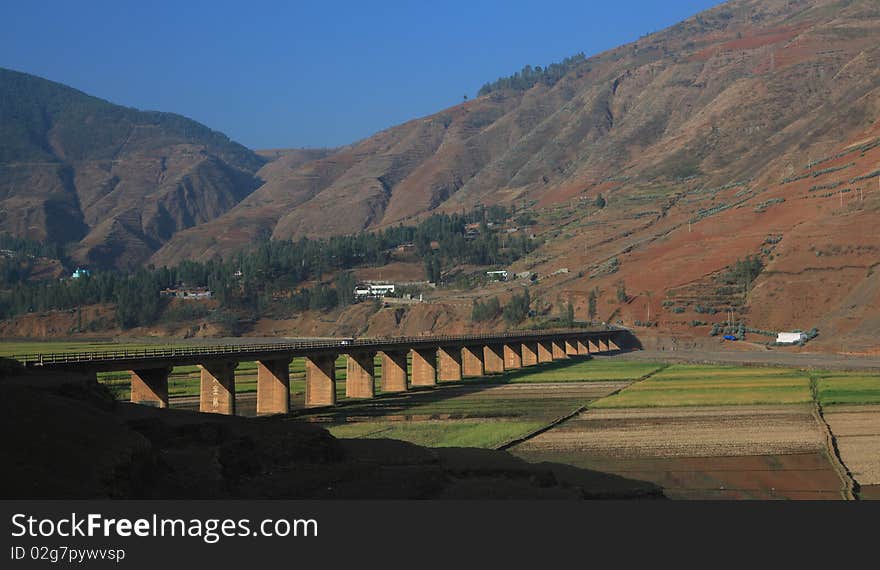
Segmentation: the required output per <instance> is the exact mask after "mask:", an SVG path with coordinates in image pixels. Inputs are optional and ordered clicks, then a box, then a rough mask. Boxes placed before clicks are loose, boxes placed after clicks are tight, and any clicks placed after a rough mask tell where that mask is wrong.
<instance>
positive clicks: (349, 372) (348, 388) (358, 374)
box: [345, 352, 376, 398]
mask: <svg viewBox="0 0 880 570" xmlns="http://www.w3.org/2000/svg"><path fill="white" fill-rule="evenodd" d="M375 359H376V353H375V352H354V353H351V354H349V355H348V358H347V364H346V369H345V397H346V398H372V397H373V396H375V395H376V382H375V380H376V375H375V373H376V371H375V367H376V364H375Z"/></svg>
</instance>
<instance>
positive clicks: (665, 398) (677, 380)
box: [591, 364, 812, 408]
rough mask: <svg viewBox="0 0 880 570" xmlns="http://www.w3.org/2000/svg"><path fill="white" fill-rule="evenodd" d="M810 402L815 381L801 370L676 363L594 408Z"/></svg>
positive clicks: (604, 400) (597, 404)
mask: <svg viewBox="0 0 880 570" xmlns="http://www.w3.org/2000/svg"><path fill="white" fill-rule="evenodd" d="M811 399H812V396H811V394H810V379H809V377H808V376H807V374H806V373H804V372H801V371H798V370H791V369H784V368H754V367H737V366H707V365H699V364H677V365H673V366H670V367H668V368H666V369H665V370H662V371H660V372H658V373H657V374H654V375H653V376H651V377H650V378H648V379H647V380H645V381H643V382H639V383H638V384H634V385H632V386H630V387H629V388H626V389H625V390H622V391H621V392H620V393H618V394H616V395H613V396H610V397H608V398H604V399H602V400H599V401H597V402H595V403H593V404H592V406H591V407H595V408H630V407H631V408H646V407H661V406H725V405H746V404H795V403H803V402H809V401H811Z"/></svg>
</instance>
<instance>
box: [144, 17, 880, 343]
mask: <svg viewBox="0 0 880 570" xmlns="http://www.w3.org/2000/svg"><path fill="white" fill-rule="evenodd" d="M878 37H880V4H878V3H877V2H876V1H875V0H734V1H731V2H727V3H724V4H722V5H720V6H718V7H716V8H713V9H711V10H708V11H706V12H703V13H701V14H698V15H696V16H694V17H692V18H689V19H687V20H685V21H683V22H681V23H679V24H677V25H675V26H672V27H670V28H668V29H666V30H663V31H661V32H658V33H655V34H651V35H648V36H645V37H643V38H641V39H639V40H638V41H636V42H633V43H631V44H628V45H625V46H621V47H619V48H616V49H613V50H610V51H608V52H605V53H602V54H599V55H597V56H595V57H591V58H579V57H578V58H573V59H572V60H570V61H569V64H567V65H566V66H565V67H566V69H565V73H564V74H561V75H559V74H555V75H553V74H551V76H550V77H546V76H542V75H541V74H540V73H538V72H535V70H534V69H529V70H524V71H523V72H522V73H520V74H519V75H518V76H516V77H514V79H512V80H503V81H498V82H494V83H491V84H488V85H487V87H486V88H484V89H483V90H482V92H483V95H481V96H479V97H477V98H475V99H473V100H470V101H467V102H464V103H462V104H460V105H456V106H454V107H451V108H449V109H445V110H443V111H441V112H439V113H436V114H434V115H431V116H429V117H425V118H422V119H418V120H413V121H410V122H408V123H405V124H403V125H400V126H397V127H393V128H390V129H388V130H385V131H383V132H380V133H377V134H376V135H374V136H372V137H369V138H367V139H365V140H363V141H360V142H358V143H356V144H353V145H350V146H349V147H346V148H343V149H339V150H338V151H337V152H335V153H334V154H332V155H330V156H328V157H326V158H320V159H317V160H313V161H309V162H306V163H304V164H300V165H299V166H293V165H291V167H290V168H285V169H278V171H276V172H275V173H274V175H273V176H272V179H271V181H267V183H266V184H265V185H263V186H262V187H260V188H259V189H257V190H256V191H255V192H253V193H252V194H251V195H249V196H248V197H247V198H245V199H244V200H242V201H241V203H240V204H238V205H236V206H235V207H234V208H232V209H231V210H229V211H228V212H226V213H225V214H223V215H222V216H220V217H218V218H217V219H216V220H213V221H211V222H208V223H205V224H201V225H199V226H196V227H193V228H190V229H187V230H184V231H181V232H179V233H178V234H177V235H175V236H174V237H173V238H172V239H171V240H169V242H168V243H166V244H165V245H164V246H163V247H162V248H161V249H160V250H159V251H158V252H157V253H156V254H155V255H154V256H153V258H152V259H153V261H154V262H156V263H167V262H174V261H179V260H181V259H184V258H202V259H204V258H207V257H210V256H212V255H214V254H217V253H222V252H223V251H229V250H233V249H235V248H238V247H241V246H243V245H246V244H248V243H250V242H251V241H252V240H254V239H256V238H257V237H261V236H272V237H273V238H296V237H300V236H327V235H332V234H339V233H353V232H358V231H361V230H370V229H377V228H382V227H387V226H389V225H392V224H396V223H399V222H403V221H408V220H413V219H417V218H419V217H421V216H424V215H426V214H427V213H429V212H433V211H447V212H452V211H461V210H463V209H468V208H471V207H473V206H475V205H477V204H480V203H483V204H505V205H513V206H516V207H518V208H526V207H527V208H530V209H532V210H533V211H535V212H537V213H538V219H539V225H538V227H537V228H535V231H536V232H538V233H539V234H540V235H541V236H542V237H544V238H545V239H546V240H547V243H546V245H545V246H544V247H542V248H541V249H540V250H539V252H537V253H536V254H534V255H532V256H530V258H528V259H525V260H522V261H521V262H520V263H518V264H517V265H515V266H514V267H513V268H512V269H514V270H522V269H529V270H532V271H536V272H538V273H539V274H550V273H553V272H555V271H558V270H560V269H568V270H570V271H569V272H568V273H567V274H565V275H567V277H557V278H554V279H547V280H545V281H543V282H542V285H540V286H539V291H540V294H542V295H544V296H545V297H549V298H551V299H566V298H567V299H571V300H573V302H574V303H575V305H576V310H577V312H578V314H585V313H586V308H587V293H588V291H590V290H597V291H598V292H599V302H598V305H599V315H600V316H601V317H602V318H606V319H609V320H615V321H616V320H621V321H623V322H625V323H627V324H631V323H632V322H634V321H636V322H637V321H646V320H647V321H659V322H660V324H661V325H662V326H665V327H666V328H671V329H677V330H679V331H681V332H693V333H694V334H697V335H701V336H705V331H706V329H705V328H703V327H704V326H707V325H702V324H700V323H702V322H708V323H709V324H711V323H712V322H718V321H721V320H723V319H722V318H721V317H722V315H724V314H726V308H731V307H732V308H734V309H735V310H737V311H739V313H738V315H739V317H738V318H741V319H744V320H745V322H746V324H747V325H748V326H750V327H753V328H762V329H769V330H780V329H785V328H803V329H804V330H808V329H809V328H811V327H814V326H817V327H819V328H820V329H822V330H823V331H826V332H827V333H828V334H825V333H823V335H822V336H823V339H822V340H821V342H826V343H828V342H832V340H830V339H835V338H836V339H837V340H836V341H834V342H837V345H836V347H837V348H839V349H841V350H843V349H845V348H846V349H849V348H852V347H854V346H856V345H853V344H851V343H848V341H846V340H845V339H846V338H848V337H849V336H853V335H855V336H858V337H859V338H861V339H862V340H863V341H864V343H867V344H870V342H869V339H871V338H872V335H873V334H874V333H876V332H880V309H878V307H880V281H878V279H880V276H878V275H880V273H877V272H875V271H874V269H875V267H876V265H877V262H878V256H877V254H878V252H880V238H878V237H877V235H876V232H870V231H866V230H867V228H871V227H873V226H874V225H875V224H876V220H877V219H878V217H877V215H878V211H880V195H878V194H877V192H878V186H877V182H876V181H875V178H874V177H876V176H877V175H878V172H877V170H878V165H880V145H878V141H880V123H878V117H880V65H878V63H880V44H878V42H877V41H876V39H877V38H878ZM555 69H558V68H555ZM599 195H602V197H603V199H604V201H605V202H606V204H607V205H606V206H605V207H604V208H598V207H596V206H595V205H594V204H595V203H596V201H597V200H596V198H597V197H598V196H599ZM746 256H757V257H759V258H760V259H761V263H762V267H763V269H764V271H763V272H762V273H761V275H760V276H759V277H758V278H757V279H756V280H755V281H754V282H750V283H749V288H748V290H747V291H746V290H740V289H737V286H736V285H735V284H731V283H730V282H729V281H730V279H729V278H728V277H729V275H730V274H731V272H732V271H733V269H732V268H733V266H734V265H735V263H736V261H737V259H744V258H745V257H746ZM618 284H624V285H625V289H626V291H627V292H628V294H627V295H625V296H624V297H625V298H626V299H627V300H626V302H624V303H618V301H617V300H616V299H614V294H613V293H611V294H609V291H610V292H613V291H614V290H615V289H616V288H617V287H618ZM483 293H485V291H484V292H483ZM716 313H720V314H718V315H717V316H715V314H716Z"/></svg>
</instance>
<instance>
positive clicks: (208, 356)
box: [18, 329, 630, 415]
mask: <svg viewBox="0 0 880 570" xmlns="http://www.w3.org/2000/svg"><path fill="white" fill-rule="evenodd" d="M629 335H630V333H629V331H627V330H626V329H608V330H602V331H589V330H566V331H555V332H551V331H545V332H509V333H500V334H485V335H460V336H434V337H427V336H425V337H404V338H382V339H334V340H302V341H295V342H288V343H270V344H253V345H247V344H242V345H224V346H209V347H192V348H190V347H185V348H165V349H146V350H120V351H103V352H86V353H73V354H38V355H28V356H25V357H19V358H18V359H19V360H20V361H21V362H22V363H23V364H24V366H25V367H26V369H27V370H28V371H29V372H31V373H32V375H35V376H44V377H45V376H49V377H55V378H59V377H61V376H65V377H66V376H78V377H81V378H82V377H85V378H87V379H95V377H96V373H98V372H107V371H130V372H131V401H132V402H134V403H138V404H145V405H150V406H156V407H160V408H167V407H168V376H169V375H170V373H171V370H172V368H173V367H174V366H186V365H198V367H199V369H200V370H201V390H200V398H199V410H200V411H202V412H208V413H216V414H233V415H234V414H235V369H236V368H237V367H238V363H239V362H248V361H255V362H256V363H257V413H258V414H286V413H289V412H290V373H289V368H290V363H291V360H292V359H293V358H295V357H301V358H303V359H305V379H306V394H305V396H306V397H305V405H306V407H320V406H333V405H335V404H336V359H337V357H338V356H339V355H341V354H344V355H346V357H347V370H346V380H345V394H346V397H348V398H372V397H374V396H375V388H374V386H375V381H374V380H375V370H374V361H375V358H376V356H377V355H379V356H380V357H381V387H382V392H404V391H406V390H407V389H409V387H410V386H412V387H428V386H435V385H437V383H438V382H440V383H443V382H457V381H460V380H462V379H463V378H465V377H479V376H484V375H487V374H496V373H501V372H504V371H505V370H516V369H519V368H522V367H524V366H536V365H539V364H543V363H545V362H552V361H555V360H562V359H567V358H571V357H575V356H587V355H589V354H591V353H602V352H608V351H613V350H618V349H619V347H621V346H624V344H625V343H626V342H627V341H628V338H629ZM408 357H410V358H409V359H408ZM410 360H411V362H410Z"/></svg>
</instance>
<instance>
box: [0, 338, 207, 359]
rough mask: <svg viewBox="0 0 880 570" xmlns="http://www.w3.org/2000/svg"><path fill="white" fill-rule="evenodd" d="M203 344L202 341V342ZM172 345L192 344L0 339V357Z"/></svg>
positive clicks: (191, 344)
mask: <svg viewBox="0 0 880 570" xmlns="http://www.w3.org/2000/svg"><path fill="white" fill-rule="evenodd" d="M202 344H204V343H202ZM172 346H193V343H186V342H168V341H167V340H162V341H161V342H149V341H131V342H114V341H109V340H95V341H77V340H71V341H45V342H44V341H2V342H0V357H10V356H16V355H27V354H40V353H42V354H49V353H65V352H97V351H103V350H142V349H145V348H147V349H158V348H169V347H172Z"/></svg>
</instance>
